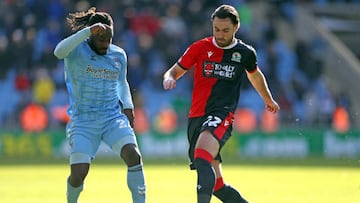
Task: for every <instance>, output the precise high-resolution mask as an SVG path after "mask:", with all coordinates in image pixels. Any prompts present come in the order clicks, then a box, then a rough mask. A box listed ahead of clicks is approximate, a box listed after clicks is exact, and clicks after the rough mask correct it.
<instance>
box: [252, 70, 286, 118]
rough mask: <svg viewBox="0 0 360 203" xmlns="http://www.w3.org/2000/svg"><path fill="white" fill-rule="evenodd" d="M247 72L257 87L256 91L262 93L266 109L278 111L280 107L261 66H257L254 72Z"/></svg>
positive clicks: (253, 84)
mask: <svg viewBox="0 0 360 203" xmlns="http://www.w3.org/2000/svg"><path fill="white" fill-rule="evenodd" d="M246 74H247V77H248V79H249V81H250V83H251V84H252V86H253V87H254V88H255V89H256V91H257V92H258V93H259V94H260V96H261V98H262V99H263V100H264V102H265V105H266V109H267V110H268V111H270V112H273V113H276V112H278V111H279V110H280V107H279V105H278V104H277V103H276V101H275V100H274V99H273V97H272V95H271V92H270V90H269V88H268V85H267V82H266V79H265V76H264V74H263V73H262V72H261V70H260V69H259V68H256V69H255V70H254V71H253V72H248V71H246Z"/></svg>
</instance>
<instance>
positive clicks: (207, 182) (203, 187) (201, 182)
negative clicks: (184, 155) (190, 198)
mask: <svg viewBox="0 0 360 203" xmlns="http://www.w3.org/2000/svg"><path fill="white" fill-rule="evenodd" d="M195 165H196V172H197V176H198V179H197V197H198V203H209V202H210V200H211V195H212V193H213V189H214V185H215V172H214V169H213V168H212V166H211V164H210V163H209V162H208V161H205V160H204V159H201V158H196V159H195Z"/></svg>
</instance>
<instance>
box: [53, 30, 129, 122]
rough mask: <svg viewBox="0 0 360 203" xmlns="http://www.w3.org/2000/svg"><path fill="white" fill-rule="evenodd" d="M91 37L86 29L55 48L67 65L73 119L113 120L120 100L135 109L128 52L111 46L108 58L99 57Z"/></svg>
mask: <svg viewBox="0 0 360 203" xmlns="http://www.w3.org/2000/svg"><path fill="white" fill-rule="evenodd" d="M89 36H90V29H89V28H85V29H83V30H81V31H79V32H78V33H76V34H74V35H72V36H70V37H69V38H66V39H65V40H63V41H62V42H60V43H59V45H58V46H57V48H56V49H55V55H56V56H57V57H58V58H60V59H62V58H64V62H65V81H66V85H67V88H68V92H69V97H70V101H69V102H70V107H69V110H68V113H69V115H70V117H71V119H80V120H97V119H101V118H104V119H109V118H111V117H114V116H117V112H118V111H120V109H119V100H120V101H121V102H122V104H123V107H124V108H125V109H133V108H134V106H133V103H132V100H131V95H130V90H129V85H128V82H127V80H126V74H127V58H126V53H125V51H124V50H123V49H121V48H120V47H118V46H116V45H113V44H111V45H110V47H109V49H108V52H107V54H106V55H97V54H96V53H95V52H94V51H93V50H92V49H91V48H90V46H89V44H88V43H87V38H88V37H89Z"/></svg>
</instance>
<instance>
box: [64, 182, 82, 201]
mask: <svg viewBox="0 0 360 203" xmlns="http://www.w3.org/2000/svg"><path fill="white" fill-rule="evenodd" d="M66 182H67V191H66V198H67V202H68V203H77V200H78V198H79V195H80V192H81V191H82V190H83V185H80V186H79V187H73V186H72V185H70V183H69V180H67V181H66Z"/></svg>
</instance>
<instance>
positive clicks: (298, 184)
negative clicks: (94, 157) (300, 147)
mask: <svg viewBox="0 0 360 203" xmlns="http://www.w3.org/2000/svg"><path fill="white" fill-rule="evenodd" d="M145 170H146V171H145V173H146V174H145V175H146V182H147V203H163V202H164V203H165V202H166V203H168V202H169V203H170V202H171V203H191V202H196V195H195V181H196V174H195V171H190V170H189V169H188V166H187V165H186V163H185V164H168V165H167V164H147V165H146V163H145ZM68 172H69V167H68V166H67V165H66V164H49V165H46V164H40V165H13V164H9V165H0V202H1V203H20V202H21V203H23V202H26V203H63V202H66V201H65V190H66V189H65V185H66V183H65V180H66V178H67V175H68ZM223 172H224V175H225V176H224V178H225V181H226V182H228V183H230V184H232V185H233V186H235V187H236V188H238V189H239V190H240V191H241V193H242V194H243V195H244V196H245V197H246V198H247V199H248V200H249V201H250V202H251V203H322V202H326V203H359V202H360V169H359V168H358V167H346V166H336V167H331V166H280V165H278V166H276V165H228V166H227V165H224V166H223ZM79 202H86V203H99V202H131V197H130V193H129V191H128V189H127V185H126V168H125V167H124V165H123V164H118V165H116V164H96V163H94V164H93V165H92V166H91V169H90V173H89V175H88V177H87V180H86V182H85V186H84V191H83V192H82V194H81V196H80V199H79ZM211 202H212V203H218V202H220V201H218V200H217V199H216V197H213V199H212V201H211Z"/></svg>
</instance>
